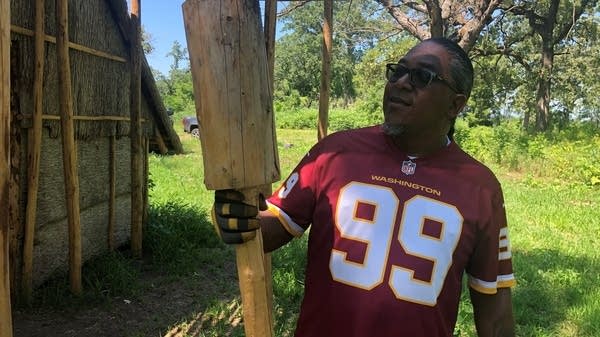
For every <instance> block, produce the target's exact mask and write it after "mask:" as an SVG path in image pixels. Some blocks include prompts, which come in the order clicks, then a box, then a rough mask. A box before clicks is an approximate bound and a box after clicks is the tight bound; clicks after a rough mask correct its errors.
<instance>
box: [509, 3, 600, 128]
mask: <svg viewBox="0 0 600 337" xmlns="http://www.w3.org/2000/svg"><path fill="white" fill-rule="evenodd" d="M596 3H597V1H596V0H581V1H579V2H568V3H565V2H562V3H561V1H560V0H547V1H519V0H517V1H511V2H508V3H506V4H504V5H503V9H504V10H505V11H506V12H509V13H511V14H513V15H515V16H518V17H522V18H525V19H526V21H527V22H528V24H529V27H530V29H531V32H532V33H533V34H535V35H537V36H538V37H539V39H540V41H539V49H538V50H539V53H540V54H539V55H540V60H539V67H536V68H537V70H538V75H537V89H536V104H535V111H536V115H535V130H536V131H544V130H547V129H548V127H549V126H550V123H551V119H552V113H551V110H550V109H551V100H552V96H551V87H552V75H553V67H554V63H555V61H554V58H555V56H556V55H557V49H559V50H560V52H559V53H561V54H562V53H568V49H570V48H571V47H572V46H573V41H572V38H573V35H572V34H571V33H572V31H573V29H574V28H575V26H576V24H577V21H578V20H579V18H580V17H581V16H582V14H583V13H584V12H585V11H586V10H588V9H590V8H592V7H593V6H595V5H596ZM529 119H530V118H529V115H526V116H525V118H524V119H523V127H524V128H525V129H529V123H530V121H529Z"/></svg>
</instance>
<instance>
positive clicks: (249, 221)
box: [212, 190, 267, 244]
mask: <svg viewBox="0 0 600 337" xmlns="http://www.w3.org/2000/svg"><path fill="white" fill-rule="evenodd" d="M244 199H245V198H244V194H243V193H241V192H239V191H236V190H219V191H215V203H214V205H213V209H212V219H213V225H214V226H215V231H216V232H217V234H218V235H219V237H220V238H221V240H223V242H225V243H227V244H240V243H244V242H246V241H249V240H252V239H254V237H255V236H256V230H258V229H259V228H260V219H259V218H258V210H259V207H260V209H261V210H265V209H267V207H266V202H265V201H264V197H263V196H262V195H260V196H259V199H260V200H259V205H260V206H259V207H257V206H253V205H249V204H246V203H244Z"/></svg>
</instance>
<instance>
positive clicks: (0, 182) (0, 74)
mask: <svg viewBox="0 0 600 337" xmlns="http://www.w3.org/2000/svg"><path fill="white" fill-rule="evenodd" d="M9 135H10V1H9V0H0V322H2V323H1V324H0V337H11V336H12V315H11V308H10V277H9V275H10V267H9V256H8V255H9V253H8V252H9V246H10V236H9V233H8V232H9V220H8V219H9V214H8V203H9V201H8V198H9V193H8V180H9V179H10V164H9V163H10V138H9Z"/></svg>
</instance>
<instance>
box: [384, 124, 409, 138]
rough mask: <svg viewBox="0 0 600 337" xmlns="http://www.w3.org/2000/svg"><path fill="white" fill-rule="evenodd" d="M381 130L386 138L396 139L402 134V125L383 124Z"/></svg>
mask: <svg viewBox="0 0 600 337" xmlns="http://www.w3.org/2000/svg"><path fill="white" fill-rule="evenodd" d="M382 128H383V133H384V134H386V135H388V136H392V137H398V136H401V135H402V134H404V125H402V124H392V123H389V122H384V123H383V127H382Z"/></svg>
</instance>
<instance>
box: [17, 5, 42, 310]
mask: <svg viewBox="0 0 600 337" xmlns="http://www.w3.org/2000/svg"><path fill="white" fill-rule="evenodd" d="M45 15H46V10H45V6H44V0H36V2H35V48H34V49H35V69H34V76H33V123H32V125H33V126H32V128H31V129H29V137H28V138H29V149H28V152H29V154H28V157H29V158H28V164H29V168H28V176H29V180H28V185H27V209H26V211H25V230H24V237H23V274H22V278H21V291H22V295H23V299H24V300H25V302H26V303H31V296H32V279H33V277H32V273H33V238H34V232H35V222H36V215H37V197H38V188H39V175H40V156H41V146H42V114H43V89H44V62H45V41H44V17H45Z"/></svg>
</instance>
